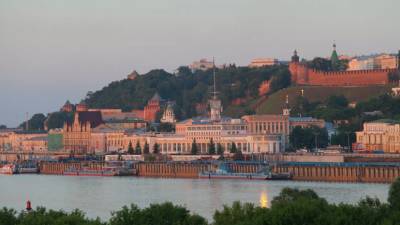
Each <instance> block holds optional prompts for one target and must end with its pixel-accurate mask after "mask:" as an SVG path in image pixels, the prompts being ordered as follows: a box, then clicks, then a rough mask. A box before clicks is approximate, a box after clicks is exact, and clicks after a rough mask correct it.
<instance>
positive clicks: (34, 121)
mask: <svg viewBox="0 0 400 225" xmlns="http://www.w3.org/2000/svg"><path fill="white" fill-rule="evenodd" d="M45 120H46V116H45V115H44V114H42V113H37V114H34V115H33V116H32V118H31V119H29V120H28V129H29V130H44V121H45ZM19 127H21V128H24V129H26V122H23V123H22V124H20V125H19Z"/></svg>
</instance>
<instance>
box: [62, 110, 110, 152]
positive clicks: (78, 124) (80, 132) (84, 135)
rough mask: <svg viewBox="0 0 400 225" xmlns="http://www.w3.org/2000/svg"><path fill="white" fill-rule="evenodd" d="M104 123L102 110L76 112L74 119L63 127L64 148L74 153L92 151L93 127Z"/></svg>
mask: <svg viewBox="0 0 400 225" xmlns="http://www.w3.org/2000/svg"><path fill="white" fill-rule="evenodd" d="M102 123H103V120H102V117H101V113H100V112H98V111H97V112H76V113H75V116H74V121H73V122H72V123H71V124H70V123H65V124H64V128H63V146H64V150H66V151H70V152H72V153H74V154H87V153H91V152H90V138H91V131H92V129H93V128H95V127H97V126H99V125H100V124H102Z"/></svg>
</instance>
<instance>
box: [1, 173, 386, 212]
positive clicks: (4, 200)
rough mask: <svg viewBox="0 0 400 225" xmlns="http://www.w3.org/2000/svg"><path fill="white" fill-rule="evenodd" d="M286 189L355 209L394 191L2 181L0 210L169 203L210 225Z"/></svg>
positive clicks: (223, 183) (113, 180) (115, 180)
mask: <svg viewBox="0 0 400 225" xmlns="http://www.w3.org/2000/svg"><path fill="white" fill-rule="evenodd" d="M284 187H292V188H299V189H307V188H310V189H313V190H314V191H316V192H317V193H318V194H319V195H320V196H321V197H324V198H326V199H327V200H328V201H329V202H333V203H340V202H345V203H356V202H358V201H359V200H360V199H361V198H363V197H365V196H367V195H369V196H371V197H377V198H379V199H380V200H382V201H386V199H387V193H388V189H389V185H387V184H355V183H320V182H298V181H245V180H201V179H162V178H137V177H68V176H51V175H14V176H7V175H0V188H1V191H0V207H4V206H5V207H11V208H15V209H18V210H22V209H23V208H24V207H25V202H26V200H28V199H29V200H30V201H31V202H32V205H33V207H36V206H45V207H46V208H51V209H64V210H68V211H69V210H72V209H75V208H79V209H81V210H83V211H84V212H86V213H87V215H88V216H89V217H93V218H94V217H100V218H101V219H103V220H106V219H108V218H109V217H110V212H111V211H113V210H117V209H120V208H121V207H122V206H124V205H129V204H131V203H134V204H136V205H138V206H139V207H146V206H148V205H149V204H150V203H161V202H165V201H170V202H172V203H174V204H179V205H183V206H186V207H187V208H188V209H189V210H191V211H192V212H195V213H197V214H199V215H202V216H204V217H206V218H207V219H209V220H211V219H212V215H213V213H214V211H215V210H216V209H221V208H222V207H223V205H224V204H228V205H230V204H231V203H232V202H234V201H241V202H252V203H254V204H256V205H260V199H264V202H265V199H268V201H270V200H272V199H273V197H274V196H276V195H278V194H279V192H280V191H281V189H282V188H284ZM261 202H263V201H261Z"/></svg>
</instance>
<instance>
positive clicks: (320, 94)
mask: <svg viewBox="0 0 400 225" xmlns="http://www.w3.org/2000/svg"><path fill="white" fill-rule="evenodd" d="M301 90H304V97H306V98H307V99H308V101H310V102H323V101H325V100H326V99H328V98H329V96H332V95H343V96H345V97H346V98H347V99H348V100H349V102H358V101H363V100H367V99H369V98H372V97H376V96H379V95H382V94H384V93H388V92H390V90H391V86H389V85H387V86H368V87H321V86H295V87H289V88H285V89H282V90H279V91H277V92H275V93H273V94H271V95H270V96H269V97H268V99H267V100H266V101H264V102H263V103H262V104H261V105H260V106H259V107H258V108H257V109H256V113H257V114H264V113H280V112H282V106H283V104H284V103H285V99H286V95H289V105H292V104H293V103H294V100H295V99H297V98H298V97H299V96H300V95H301Z"/></svg>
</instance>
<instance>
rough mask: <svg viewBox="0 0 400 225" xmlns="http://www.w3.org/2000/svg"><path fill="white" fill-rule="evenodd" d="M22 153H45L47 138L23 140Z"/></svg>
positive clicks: (39, 137)
mask: <svg viewBox="0 0 400 225" xmlns="http://www.w3.org/2000/svg"><path fill="white" fill-rule="evenodd" d="M21 146H22V151H23V152H30V153H40V152H47V150H48V136H47V135H46V136H38V137H32V138H28V139H25V140H23V141H22V142H21Z"/></svg>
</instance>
